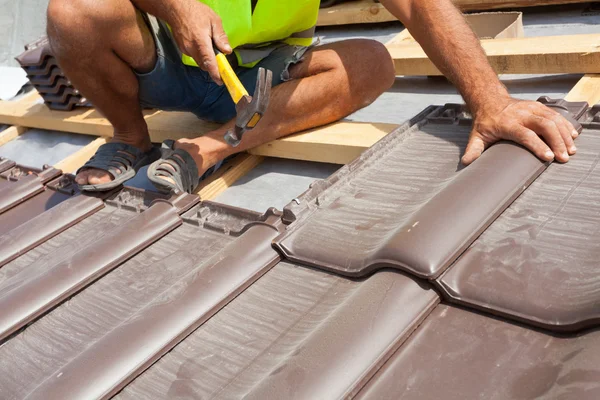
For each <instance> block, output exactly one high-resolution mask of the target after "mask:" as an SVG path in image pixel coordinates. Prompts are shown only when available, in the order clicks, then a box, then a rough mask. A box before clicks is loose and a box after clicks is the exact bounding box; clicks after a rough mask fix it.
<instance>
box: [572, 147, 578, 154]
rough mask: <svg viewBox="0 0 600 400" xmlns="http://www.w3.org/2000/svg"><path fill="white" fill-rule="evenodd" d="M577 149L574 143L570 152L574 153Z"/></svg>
mask: <svg viewBox="0 0 600 400" xmlns="http://www.w3.org/2000/svg"><path fill="white" fill-rule="evenodd" d="M576 151H577V147H576V146H575V145H573V146H571V153H575V152H576Z"/></svg>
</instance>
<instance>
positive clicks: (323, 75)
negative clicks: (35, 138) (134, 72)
mask: <svg viewBox="0 0 600 400" xmlns="http://www.w3.org/2000/svg"><path fill="white" fill-rule="evenodd" d="M290 76H291V78H292V80H290V81H288V82H284V83H282V84H280V85H278V86H276V87H275V88H273V90H272V93H271V100H270V103H269V108H268V110H267V113H266V114H265V115H264V117H263V119H261V121H260V123H259V124H258V126H257V127H256V128H255V129H253V130H252V131H249V132H248V133H246V134H245V135H244V137H243V140H242V141H241V143H240V145H239V146H238V147H235V148H233V147H231V146H229V145H228V144H227V143H225V142H224V140H223V136H224V134H225V132H226V131H227V129H228V128H230V127H232V126H233V124H234V121H230V122H229V123H227V124H225V125H224V126H223V127H221V128H219V129H217V130H215V131H213V132H210V133H208V134H206V135H204V136H201V137H198V138H195V139H182V140H179V141H177V143H176V145H175V147H176V148H182V149H184V150H186V151H188V152H189V153H190V154H191V155H192V157H193V158H194V160H195V161H196V163H197V165H198V170H199V173H200V175H202V174H203V172H204V171H206V170H207V169H208V168H210V167H211V166H212V165H214V164H216V163H217V162H218V161H219V160H222V159H224V158H226V157H228V156H230V155H232V154H234V153H237V152H241V151H244V150H247V149H250V148H252V147H255V146H258V145H260V144H263V143H266V142H269V141H272V140H275V139H277V138H279V137H282V136H287V135H290V134H292V133H295V132H299V131H302V130H305V129H309V128H314V127H316V126H320V125H325V124H328V123H331V122H334V121H337V120H339V119H340V118H343V117H346V116H348V115H349V114H351V113H352V112H354V111H356V110H358V109H360V108H363V107H365V106H367V105H369V104H370V103H372V102H373V101H374V100H375V99H376V98H377V97H379V95H381V94H382V93H383V92H384V91H385V90H387V89H389V88H390V87H391V86H392V84H393V82H394V78H395V73H394V66H393V63H392V59H391V57H390V55H389V53H388V51H387V50H386V48H385V47H384V46H383V45H382V44H380V43H378V42H375V41H372V40H363V39H359V40H347V41H342V42H337V43H332V44H328V45H324V46H319V47H317V48H315V49H313V50H311V51H309V52H307V53H306V55H305V57H304V59H303V60H302V62H300V63H298V64H295V65H292V66H291V67H290Z"/></svg>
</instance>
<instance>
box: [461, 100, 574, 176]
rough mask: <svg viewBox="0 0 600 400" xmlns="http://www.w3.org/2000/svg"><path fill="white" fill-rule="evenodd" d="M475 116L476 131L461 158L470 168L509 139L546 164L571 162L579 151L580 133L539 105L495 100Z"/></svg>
mask: <svg viewBox="0 0 600 400" xmlns="http://www.w3.org/2000/svg"><path fill="white" fill-rule="evenodd" d="M495 100H496V102H495V103H494V104H493V105H490V106H487V107H483V108H481V109H479V110H478V112H476V113H475V120H474V123H473V131H472V132H471V136H470V138H469V144H468V145H467V149H466V151H465V155H464V156H463V158H462V162H463V164H465V165H468V164H470V163H472V162H473V161H475V160H476V159H477V158H478V157H479V156H480V155H481V153H482V152H483V151H484V150H485V149H486V148H488V147H489V146H490V145H492V144H493V143H495V142H497V141H499V140H501V139H507V140H512V141H514V142H517V143H520V144H521V145H523V146H525V147H526V148H528V149H529V150H531V151H532V152H533V153H534V154H535V155H536V156H538V157H539V158H540V159H542V160H545V161H550V160H552V159H556V160H557V161H560V162H567V161H569V155H573V154H575V152H576V151H577V148H576V147H575V144H574V143H573V139H574V138H576V137H577V135H578V133H577V131H576V130H575V128H574V127H573V125H572V124H571V123H570V122H569V121H567V119H565V118H564V117H563V116H562V115H560V114H559V113H558V112H556V111H554V110H552V109H551V108H549V107H546V106H545V105H543V104H541V103H539V102H537V101H523V100H517V99H513V98H510V97H508V98H504V99H501V98H500V99H495Z"/></svg>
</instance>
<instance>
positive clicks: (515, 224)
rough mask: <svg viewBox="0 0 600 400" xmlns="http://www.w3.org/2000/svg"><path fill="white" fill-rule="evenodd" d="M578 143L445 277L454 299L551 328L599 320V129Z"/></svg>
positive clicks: (443, 281)
mask: <svg viewBox="0 0 600 400" xmlns="http://www.w3.org/2000/svg"><path fill="white" fill-rule="evenodd" d="M576 142H577V147H578V149H579V150H578V152H577V155H576V156H574V157H572V159H571V160H570V161H569V162H568V163H567V164H564V165H559V164H553V165H551V166H550V167H549V168H548V170H547V171H546V172H544V173H543V174H542V175H541V176H540V177H539V178H538V179H537V180H536V181H535V182H534V183H533V184H532V185H531V187H529V189H527V190H526V191H525V192H524V193H523V194H522V195H521V197H519V198H518V199H517V200H516V201H515V202H514V203H513V204H512V205H511V206H510V207H509V208H508V209H507V210H506V211H505V212H504V214H503V215H502V216H501V217H500V218H498V219H497V220H496V221H495V222H494V223H493V224H492V225H491V226H490V227H489V228H488V229H487V231H486V232H484V233H483V234H482V235H481V236H480V237H479V238H478V239H477V241H476V242H475V243H474V244H473V245H472V246H471V247H470V248H469V249H468V250H467V251H466V252H465V253H464V255H463V256H462V257H461V258H460V259H459V260H458V261H457V262H456V264H455V265H454V266H453V267H452V268H450V270H449V271H448V272H447V273H446V274H445V275H444V276H443V277H442V278H441V279H440V284H441V287H442V288H443V290H444V291H445V292H446V293H447V296H448V298H449V299H451V300H452V301H456V302H458V303H461V304H468V305H473V306H476V307H478V308H483V309H485V310H488V311H491V312H493V313H501V314H503V315H506V316H510V317H511V318H516V319H518V320H522V321H526V322H528V323H531V324H535V325H538V326H541V327H544V328H547V329H552V330H578V329H581V328H586V327H591V326H596V325H597V324H598V322H600V275H599V274H598V260H600V244H599V243H600V231H599V230H598V226H600V203H598V201H597V197H598V193H599V192H600V175H599V174H598V162H599V161H600V156H599V154H600V130H591V129H587V130H584V132H583V134H582V135H581V136H580V137H579V138H578V139H577V141H576Z"/></svg>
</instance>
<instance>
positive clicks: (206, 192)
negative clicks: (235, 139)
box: [196, 153, 264, 200]
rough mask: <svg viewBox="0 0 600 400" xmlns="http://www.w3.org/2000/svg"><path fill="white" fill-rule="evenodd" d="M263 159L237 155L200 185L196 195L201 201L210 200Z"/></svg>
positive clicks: (248, 155) (249, 155)
mask: <svg viewBox="0 0 600 400" xmlns="http://www.w3.org/2000/svg"><path fill="white" fill-rule="evenodd" d="M263 160H264V157H261V156H255V155H251V154H245V153H244V154H238V155H237V156H236V157H235V158H233V159H231V160H229V161H226V162H225V164H224V165H223V166H222V167H221V168H220V169H219V170H217V172H216V173H215V174H213V175H211V176H209V177H208V178H207V179H206V180H205V181H203V182H201V183H200V186H199V187H198V189H196V193H197V194H198V195H199V196H200V198H201V199H202V200H212V199H214V198H216V197H217V196H218V195H220V194H221V193H223V192H224V191H225V190H227V189H228V188H229V187H230V186H232V185H233V184H234V183H235V182H236V181H237V180H238V179H240V178H241V177H243V176H244V175H246V174H247V173H248V172H250V171H251V170H252V169H253V168H254V167H256V166H257V165H258V164H260V163H261V162H262V161H263Z"/></svg>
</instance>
